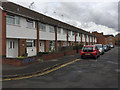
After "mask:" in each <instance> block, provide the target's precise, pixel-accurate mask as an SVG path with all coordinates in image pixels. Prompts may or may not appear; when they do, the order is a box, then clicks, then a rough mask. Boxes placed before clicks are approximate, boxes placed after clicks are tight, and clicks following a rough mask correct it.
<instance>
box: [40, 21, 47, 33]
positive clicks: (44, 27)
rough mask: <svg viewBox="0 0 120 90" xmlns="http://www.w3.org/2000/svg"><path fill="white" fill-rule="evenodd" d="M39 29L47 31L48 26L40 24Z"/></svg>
mask: <svg viewBox="0 0 120 90" xmlns="http://www.w3.org/2000/svg"><path fill="white" fill-rule="evenodd" d="M39 29H40V30H41V31H46V24H43V23H39Z"/></svg>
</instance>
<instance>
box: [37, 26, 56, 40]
mask: <svg viewBox="0 0 120 90" xmlns="http://www.w3.org/2000/svg"><path fill="white" fill-rule="evenodd" d="M39 39H40V40H55V33H52V32H50V30H49V25H46V31H39Z"/></svg>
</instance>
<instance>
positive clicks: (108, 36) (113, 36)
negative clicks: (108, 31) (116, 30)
mask: <svg viewBox="0 0 120 90" xmlns="http://www.w3.org/2000/svg"><path fill="white" fill-rule="evenodd" d="M104 36H105V37H106V38H107V37H110V36H111V37H114V36H113V35H104Z"/></svg>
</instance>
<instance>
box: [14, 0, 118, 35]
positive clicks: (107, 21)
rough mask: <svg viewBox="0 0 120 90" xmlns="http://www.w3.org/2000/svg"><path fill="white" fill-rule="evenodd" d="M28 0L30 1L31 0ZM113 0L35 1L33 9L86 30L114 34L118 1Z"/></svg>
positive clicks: (116, 28) (25, 4)
mask: <svg viewBox="0 0 120 90" xmlns="http://www.w3.org/2000/svg"><path fill="white" fill-rule="evenodd" d="M14 1H16V0H14ZM30 1H31V2H32V0H30ZM36 1H37V0H36ZM107 1H109V0H107ZM115 1H116V2H113V1H112V2H88V1H87V2H39V1H37V2H36V3H35V4H34V7H33V9H34V10H36V11H38V12H40V13H43V14H45V15H48V16H51V17H54V18H56V19H58V20H61V21H64V22H66V23H69V24H71V25H74V26H77V27H79V28H83V29H86V30H87V31H88V30H89V31H94V30H95V29H97V31H103V32H104V33H105V34H112V33H113V34H116V32H118V2H117V0H115ZM18 3H19V4H21V5H23V6H27V7H28V5H29V4H30V2H29V3H28V2H18ZM102 29H103V30H102ZM110 30H111V31H112V32H111V31H110Z"/></svg>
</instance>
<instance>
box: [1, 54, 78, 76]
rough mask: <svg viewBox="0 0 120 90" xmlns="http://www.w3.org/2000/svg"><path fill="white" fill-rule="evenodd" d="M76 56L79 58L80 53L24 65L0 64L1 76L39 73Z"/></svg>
mask: <svg viewBox="0 0 120 90" xmlns="http://www.w3.org/2000/svg"><path fill="white" fill-rule="evenodd" d="M77 58H80V54H75V55H70V56H64V57H62V58H58V59H52V60H46V61H38V62H35V63H32V64H29V65H26V66H11V65H5V64H4V65H2V77H3V78H13V77H20V76H27V75H31V74H34V73H40V72H43V71H46V70H49V69H52V68H54V67H56V66H59V65H62V64H65V63H67V62H70V61H72V60H74V59H77Z"/></svg>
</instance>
